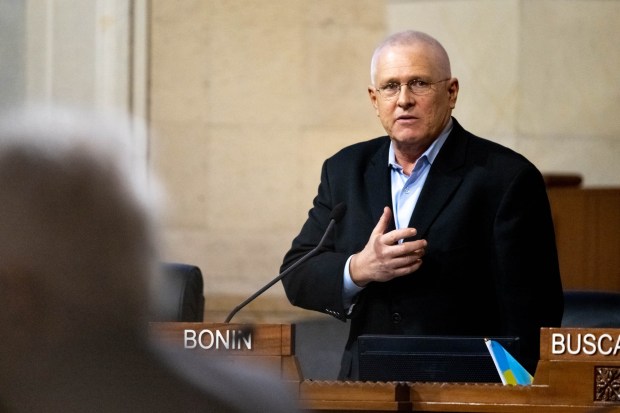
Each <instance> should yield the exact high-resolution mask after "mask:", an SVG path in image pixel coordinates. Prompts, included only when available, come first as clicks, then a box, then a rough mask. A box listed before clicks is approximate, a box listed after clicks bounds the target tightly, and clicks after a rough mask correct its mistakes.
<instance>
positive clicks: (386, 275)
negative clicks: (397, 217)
mask: <svg viewBox="0 0 620 413" xmlns="http://www.w3.org/2000/svg"><path fill="white" fill-rule="evenodd" d="M391 218H392V211H391V210H390V208H389V207H385V208H384V209H383V215H381V218H379V222H377V225H376V226H375V228H374V229H373V230H372V233H371V234H370V238H369V239H368V243H367V244H366V246H365V247H364V249H363V250H362V251H360V252H358V253H357V254H355V255H353V258H352V259H351V263H350V266H349V273H350V274H351V280H353V282H354V283H355V284H357V285H358V286H360V287H365V286H366V285H367V284H368V283H370V282H371V281H378V282H385V281H389V280H391V279H393V278H396V277H402V276H403V275H407V274H410V273H412V272H414V271H417V270H418V268H420V266H421V265H422V257H423V256H424V253H425V250H426V246H427V242H426V240H423V239H421V240H415V241H408V242H402V243H400V242H399V241H400V240H402V239H405V238H409V237H413V236H414V235H416V233H417V231H416V229H415V228H403V229H395V230H393V231H390V232H388V233H386V232H385V231H386V230H387V228H388V225H389V222H390V219H391Z"/></svg>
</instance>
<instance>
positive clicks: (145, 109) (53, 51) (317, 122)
mask: <svg viewBox="0 0 620 413" xmlns="http://www.w3.org/2000/svg"><path fill="white" fill-rule="evenodd" d="M0 10H2V13H0V27H2V33H3V36H0V61H1V64H0V82H2V85H3V87H2V93H1V94H0V106H11V105H12V104H14V103H15V102H18V101H20V100H21V99H22V97H23V96H26V97H27V98H29V99H43V100H44V101H47V102H60V103H66V102H68V103H71V104H77V105H85V106H93V107H96V108H102V109H105V108H109V107H114V108H117V109H118V108H120V109H123V110H128V111H131V112H132V113H134V114H136V115H138V116H142V115H145V116H147V117H148V118H149V120H150V126H152V127H153V132H152V134H151V136H150V140H149V146H148V148H145V149H144V152H145V156H148V157H149V161H150V165H151V166H152V168H153V170H154V172H155V173H156V174H157V175H158V176H159V178H160V179H161V180H162V181H163V183H164V184H165V186H166V189H167V191H168V194H169V199H168V207H169V210H168V215H167V217H166V221H165V242H166V245H165V248H166V249H165V258H166V259H168V260H174V261H184V262H190V263H195V264H197V265H199V266H200V267H201V268H202V270H203V272H204V275H205V282H206V288H205V292H206V296H207V307H208V309H209V311H210V313H209V314H208V318H211V319H215V320H220V319H223V315H222V313H224V315H225V312H227V310H228V309H230V308H231V307H232V306H234V305H235V304H237V303H238V302H239V300H241V299H243V298H245V297H246V296H247V295H249V294H250V293H251V292H252V291H254V290H256V289H257V288H259V287H260V286H262V285H263V284H264V283H266V282H267V281H268V280H270V279H271V278H272V277H274V276H275V275H276V274H277V271H278V267H279V264H280V262H281V259H282V255H283V254H284V252H285V251H286V249H287V248H288V246H289V244H290V241H291V239H292V238H293V237H294V235H295V234H296V233H297V231H298V230H299V227H300V225H301V224H302V222H303V220H304V218H305V216H306V213H307V210H308V209H309V208H310V206H311V200H312V197H313V196H314V194H315V191H316V187H317V184H318V181H319V172H320V166H321V163H322V161H323V159H324V158H325V157H327V156H329V155H330V154H332V153H333V152H335V151H336V150H337V149H338V148H340V147H342V146H343V145H346V144H349V143H352V142H355V141H359V140H363V139H369V138H373V137H375V136H377V135H379V134H381V133H382V130H381V129H380V127H379V125H378V122H377V120H376V118H375V116H374V113H373V111H372V110H371V107H370V105H369V103H368V99H367V96H366V86H367V84H368V76H369V75H368V60H369V57H370V53H371V51H372V48H373V47H374V45H375V44H376V43H377V42H378V41H379V40H380V39H381V38H383V37H384V36H385V35H386V34H388V33H390V32H393V31H396V30H401V29H405V28H416V29H420V30H424V31H427V32H429V33H431V34H432V35H434V36H436V37H437V38H438V39H439V40H441V41H442V42H443V43H444V45H445V46H446V48H447V50H448V52H449V53H450V55H451V57H452V63H453V74H454V75H456V76H457V77H458V78H459V79H460V83H461V92H460V96H459V101H458V104H457V109H456V111H455V115H456V116H457V117H458V119H459V121H460V122H461V123H462V124H463V125H464V126H465V127H467V128H468V129H470V130H472V131H473V132H475V133H478V134H480V135H481V136H485V137H488V138H490V139H493V140H496V141H498V142H500V143H503V144H505V145H507V146H509V147H512V148H514V149H516V150H518V151H521V152H522V153H524V154H525V155H526V156H528V157H529V158H530V159H531V160H532V161H533V162H534V163H536V164H537V165H538V166H539V168H540V169H541V170H543V171H545V172H551V171H569V172H579V173H581V174H583V176H584V180H585V184H586V185H587V186H600V185H607V186H609V185H614V186H620V164H619V163H618V162H616V159H617V158H618V155H620V134H619V132H620V117H619V116H617V113H620V92H619V91H620V76H619V75H618V74H617V73H618V70H617V69H618V67H620V48H618V47H617V45H616V42H617V39H618V38H619V37H620V36H619V34H620V1H618V0H537V1H533V0H501V1H500V0H425V1H424V0H410V1H405V0H383V1H380V0H366V1H361V0H305V1H304V0H271V1H268V0H217V1H216V0H193V1H192V0H182V1H174V2H172V1H167V0H130V1H127V0H98V1H96V2H83V1H79V0H54V1H44V2H43V1H39V0H31V1H26V2H23V3H19V2H18V3H15V2H13V0H0ZM21 21H23V23H21V24H20V23H19V22H21ZM7 23H10V24H7ZM24 37H25V38H24ZM147 63H148V64H147ZM145 86H146V87H145ZM273 308H275V309H280V310H282V311H283V312H285V313H289V314H292V317H298V316H301V315H302V314H305V313H303V312H298V311H293V309H292V307H291V306H289V305H288V304H287V303H286V301H285V299H283V291H282V287H281V286H280V285H277V286H275V287H274V288H273V289H272V290H271V291H269V292H268V293H267V294H266V295H265V296H264V297H261V298H260V299H259V300H257V303H256V305H255V306H253V307H252V308H248V311H244V312H242V313H240V314H239V316H238V317H240V319H242V318H243V317H249V316H255V315H256V314H258V315H259V316H260V312H259V311H254V310H261V309H273ZM217 309H220V310H221V311H222V313H217V312H215V310H217Z"/></svg>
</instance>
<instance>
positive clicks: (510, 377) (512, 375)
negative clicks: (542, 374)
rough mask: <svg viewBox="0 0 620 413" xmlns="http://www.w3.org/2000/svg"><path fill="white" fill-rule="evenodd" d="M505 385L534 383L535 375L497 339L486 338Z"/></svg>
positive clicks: (485, 340)
mask: <svg viewBox="0 0 620 413" xmlns="http://www.w3.org/2000/svg"><path fill="white" fill-rule="evenodd" d="M484 342H485V343H486V345H487V347H488V349H489V353H491V357H492V358H493V363H495V367H496V368H497V372H498V373H499V376H500V378H501V379H502V383H503V384H504V385H506V384H509V385H512V386H514V385H517V384H520V385H523V386H527V385H530V384H532V382H533V381H534V377H532V375H531V374H530V373H529V372H528V371H527V370H525V368H524V367H523V366H522V365H521V364H520V363H519V362H518V361H517V360H515V358H514V357H512V355H511V354H510V353H509V352H508V351H507V350H506V349H505V348H504V347H503V346H502V345H501V344H499V343H498V342H497V341H493V340H489V339H487V338H485V339H484Z"/></svg>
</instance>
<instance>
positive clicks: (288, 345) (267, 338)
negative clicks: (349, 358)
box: [150, 322, 294, 356]
mask: <svg viewBox="0 0 620 413" xmlns="http://www.w3.org/2000/svg"><path fill="white" fill-rule="evenodd" d="M293 327H294V326H292V325H290V324H257V325H252V324H228V323H176V322H170V323H150V331H151V334H152V335H153V336H154V337H156V338H158V339H160V340H162V341H164V342H167V343H170V344H172V345H175V346H178V347H181V348H183V349H186V350H190V351H198V352H202V353H205V354H207V355H208V354H213V355H225V354H226V355H235V356H236V355H252V356H271V355H274V356H286V355H292V354H294V349H293V345H294V329H293Z"/></svg>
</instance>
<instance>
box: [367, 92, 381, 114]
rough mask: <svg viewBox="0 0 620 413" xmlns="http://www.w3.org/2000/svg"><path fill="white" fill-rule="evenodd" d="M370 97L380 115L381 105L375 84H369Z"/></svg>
mask: <svg viewBox="0 0 620 413" xmlns="http://www.w3.org/2000/svg"><path fill="white" fill-rule="evenodd" d="M368 97H369V98H370V103H371V104H372V106H373V107H374V108H375V112H376V113H377V116H379V106H378V104H377V89H375V88H374V87H373V86H368Z"/></svg>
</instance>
